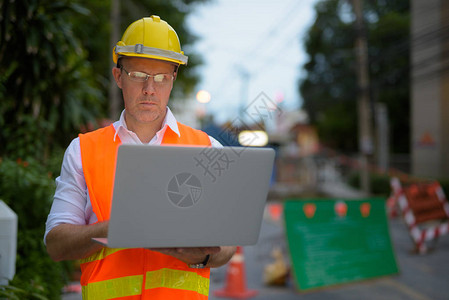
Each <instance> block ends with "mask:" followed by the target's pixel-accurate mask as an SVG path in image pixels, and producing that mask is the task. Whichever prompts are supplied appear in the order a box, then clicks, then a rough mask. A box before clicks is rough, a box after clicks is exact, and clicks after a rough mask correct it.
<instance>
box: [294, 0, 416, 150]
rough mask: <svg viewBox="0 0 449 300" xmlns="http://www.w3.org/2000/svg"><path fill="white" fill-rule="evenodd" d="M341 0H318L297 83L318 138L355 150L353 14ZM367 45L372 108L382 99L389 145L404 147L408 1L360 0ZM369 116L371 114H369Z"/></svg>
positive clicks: (406, 141) (406, 135) (406, 147)
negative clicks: (299, 78) (303, 71)
mask: <svg viewBox="0 0 449 300" xmlns="http://www.w3.org/2000/svg"><path fill="white" fill-rule="evenodd" d="M350 3H351V2H350V1H346V0H322V1H320V2H318V3H317V4H316V6H315V11H316V19H315V22H314V23H313V25H312V26H311V27H310V29H309V31H308V34H307V36H306V39H305V49H306V52H307V53H308V55H309V60H308V61H307V63H306V64H305V65H304V68H305V70H306V72H307V75H306V78H305V79H304V80H302V81H301V82H300V85H299V89H300V93H301V95H302V97H303V99H304V104H303V105H304V109H305V110H306V111H307V112H308V113H309V115H310V118H311V122H312V124H314V125H316V126H317V127H318V130H319V134H320V138H321V139H322V141H323V142H324V143H325V144H326V145H328V146H331V147H334V148H337V149H338V150H340V151H348V152H354V151H357V150H358V146H357V145H358V142H357V102H356V101H357V92H358V90H357V78H356V60H355V50H354V43H355V36H356V32H355V27H354V21H355V17H354V15H353V10H352V7H351V5H350ZM363 4H364V6H363V8H364V19H365V24H366V35H367V38H368V48H369V50H368V51H369V73H370V83H371V89H370V94H371V99H372V104H373V105H372V109H374V103H375V102H381V103H385V104H386V106H387V108H388V112H389V119H390V130H391V135H392V137H391V143H392V150H393V152H396V153H408V152H409V137H410V130H409V123H408V122H409V116H410V112H409V80H408V79H409V61H410V58H409V23H410V20H409V1H407V0H395V1H387V0H379V1H363ZM373 120H374V118H373Z"/></svg>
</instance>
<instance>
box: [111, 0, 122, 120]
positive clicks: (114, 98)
mask: <svg viewBox="0 0 449 300" xmlns="http://www.w3.org/2000/svg"><path fill="white" fill-rule="evenodd" d="M109 18H110V24H111V35H110V44H111V45H112V47H114V46H115V44H116V43H117V42H118V41H119V40H120V36H119V35H120V33H119V31H120V1H119V0H112V1H111V14H110V16H109ZM112 47H111V48H110V49H112ZM113 67H115V65H114V62H113V61H112V60H111V64H110V70H112V68H113ZM119 114H120V93H119V89H118V88H117V85H116V83H115V79H114V76H112V71H111V73H110V75H109V119H111V120H116V119H117V118H118V117H119Z"/></svg>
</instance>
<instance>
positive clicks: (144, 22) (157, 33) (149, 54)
mask: <svg viewBox="0 0 449 300" xmlns="http://www.w3.org/2000/svg"><path fill="white" fill-rule="evenodd" d="M119 55H120V56H133V57H145V58H153V59H159V60H165V61H168V62H173V63H176V64H181V65H186V64H187V59H188V57H187V56H185V55H184V52H182V51H181V44H180V42H179V38H178V35H177V34H176V32H175V30H174V29H173V28H172V27H171V26H170V25H169V24H168V23H167V22H165V21H164V20H161V18H160V17H159V16H154V15H153V16H151V17H149V18H142V19H140V20H137V21H135V22H134V23H132V24H131V25H129V26H128V28H127V29H126V30H125V33H124V34H123V36H122V40H121V41H119V42H118V43H117V45H115V47H114V49H112V60H113V61H114V63H117V59H118V57H119Z"/></svg>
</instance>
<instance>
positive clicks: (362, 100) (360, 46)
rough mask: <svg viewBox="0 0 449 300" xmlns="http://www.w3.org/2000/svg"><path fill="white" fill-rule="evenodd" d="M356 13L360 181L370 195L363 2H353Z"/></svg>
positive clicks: (371, 141) (370, 152) (370, 128)
mask: <svg viewBox="0 0 449 300" xmlns="http://www.w3.org/2000/svg"><path fill="white" fill-rule="evenodd" d="M352 4H353V8H354V13H355V18H356V21H355V29H356V41H355V52H356V62H357V83H358V90H359V91H358V100H357V107H358V137H359V152H360V167H361V169H360V179H361V186H362V190H363V191H364V192H365V193H367V194H369V193H370V190H371V187H370V176H369V168H368V158H369V156H370V155H371V154H372V153H373V148H374V147H373V139H372V134H371V132H372V125H371V124H372V123H371V113H370V101H369V75H368V46H367V41H366V31H365V25H364V21H363V10H362V0H352Z"/></svg>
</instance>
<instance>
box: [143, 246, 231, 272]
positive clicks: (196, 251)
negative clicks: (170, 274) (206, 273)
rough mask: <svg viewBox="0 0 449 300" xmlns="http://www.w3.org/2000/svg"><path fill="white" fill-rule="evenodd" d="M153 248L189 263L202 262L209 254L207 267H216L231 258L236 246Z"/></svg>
mask: <svg viewBox="0 0 449 300" xmlns="http://www.w3.org/2000/svg"><path fill="white" fill-rule="evenodd" d="M151 250H153V251H157V252H160V253H163V254H166V255H170V256H173V257H175V258H177V259H179V260H180V261H183V262H185V263H186V264H188V265H190V264H198V263H201V262H203V261H204V260H205V259H206V256H207V255H210V259H209V262H208V263H207V267H210V268H216V267H220V266H222V265H224V264H225V263H227V262H228V261H229V260H230V259H231V257H232V255H233V254H234V253H235V250H236V247H230V246H224V247H199V248H153V249H151Z"/></svg>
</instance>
